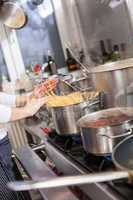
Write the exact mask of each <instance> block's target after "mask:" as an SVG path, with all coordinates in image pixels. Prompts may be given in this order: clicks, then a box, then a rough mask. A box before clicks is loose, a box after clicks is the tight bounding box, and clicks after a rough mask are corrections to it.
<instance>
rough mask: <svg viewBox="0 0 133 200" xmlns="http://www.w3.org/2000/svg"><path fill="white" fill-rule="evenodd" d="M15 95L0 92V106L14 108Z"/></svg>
mask: <svg viewBox="0 0 133 200" xmlns="http://www.w3.org/2000/svg"><path fill="white" fill-rule="evenodd" d="M15 103H16V95H11V94H6V93H4V92H0V104H4V105H10V106H15Z"/></svg>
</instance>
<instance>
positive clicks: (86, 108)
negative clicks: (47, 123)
mask: <svg viewBox="0 0 133 200" xmlns="http://www.w3.org/2000/svg"><path fill="white" fill-rule="evenodd" d="M98 107H99V101H97V102H94V103H91V104H89V103H88V102H83V103H79V104H75V105H71V106H62V107H55V108H51V112H52V118H53V122H54V126H55V129H56V131H57V133H58V134H60V135H76V134H79V133H80V128H79V127H78V125H77V121H78V120H79V119H80V118H81V117H82V116H84V115H85V114H87V113H90V112H93V110H95V109H98Z"/></svg>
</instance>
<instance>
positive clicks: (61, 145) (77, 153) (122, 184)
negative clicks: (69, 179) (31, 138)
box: [48, 132, 133, 200]
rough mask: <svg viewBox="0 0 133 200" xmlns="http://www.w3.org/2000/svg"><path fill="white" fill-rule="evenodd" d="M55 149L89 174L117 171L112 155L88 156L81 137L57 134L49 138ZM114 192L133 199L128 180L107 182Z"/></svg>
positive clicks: (132, 190) (52, 134) (131, 186)
mask: <svg viewBox="0 0 133 200" xmlns="http://www.w3.org/2000/svg"><path fill="white" fill-rule="evenodd" d="M48 142H50V143H51V144H52V145H53V146H54V147H55V148H57V149H58V150H59V151H61V152H62V153H63V154H65V155H67V156H69V157H70V158H71V159H72V160H74V162H77V163H78V165H80V166H81V167H83V168H85V169H86V170H87V171H88V172H89V173H94V172H104V171H113V170H116V168H115V166H114V164H113V162H112V159H111V155H106V156H95V155H92V154H87V153H86V152H85V151H84V149H83V146H82V142H81V138H80V135H78V136H73V137H72V136H66V137H65V136H59V135H57V134H56V133H55V132H53V133H51V134H50V135H49V137H48ZM106 184H108V185H109V186H110V187H111V188H112V189H113V190H115V191H116V192H117V193H119V194H120V195H121V196H123V198H124V199H128V200H130V199H133V185H132V184H131V183H128V181H127V180H118V181H112V182H107V183H106Z"/></svg>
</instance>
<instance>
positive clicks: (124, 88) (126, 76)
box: [91, 58, 133, 108]
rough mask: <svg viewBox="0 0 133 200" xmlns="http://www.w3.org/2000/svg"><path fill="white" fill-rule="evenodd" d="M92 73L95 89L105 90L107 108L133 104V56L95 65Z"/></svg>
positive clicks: (105, 105)
mask: <svg viewBox="0 0 133 200" xmlns="http://www.w3.org/2000/svg"><path fill="white" fill-rule="evenodd" d="M91 73H92V77H93V86H94V90H97V91H104V92H105V95H104V107H105V108H110V107H117V106H132V105H133V84H132V83H133V76H132V74H133V58H131V59H127V60H122V61H118V62H112V63H107V64H105V65H101V66H98V67H95V68H93V69H92V71H91Z"/></svg>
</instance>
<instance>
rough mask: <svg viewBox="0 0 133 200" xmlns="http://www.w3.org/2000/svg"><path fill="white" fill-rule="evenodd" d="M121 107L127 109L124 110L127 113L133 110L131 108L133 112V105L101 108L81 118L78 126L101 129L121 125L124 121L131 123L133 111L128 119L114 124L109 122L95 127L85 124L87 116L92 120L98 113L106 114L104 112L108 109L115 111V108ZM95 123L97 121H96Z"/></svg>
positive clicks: (119, 108)
mask: <svg viewBox="0 0 133 200" xmlns="http://www.w3.org/2000/svg"><path fill="white" fill-rule="evenodd" d="M121 109H125V110H123V111H124V112H127V114H128V111H130V112H131V110H132V112H133V108H132V107H114V108H109V109H104V110H99V111H96V112H92V113H89V114H87V115H85V116H83V117H81V118H80V119H79V120H78V122H77V124H78V126H79V127H81V128H94V129H100V128H105V127H114V126H120V125H122V124H123V123H129V122H131V121H133V113H132V115H129V116H127V119H126V120H123V121H121V122H119V123H116V124H112V125H109V124H107V125H104V126H99V127H93V126H89V125H88V126H87V125H86V124H85V123H86V122H84V120H85V118H87V117H89V119H88V121H91V118H93V117H95V116H96V115H98V114H99V115H100V114H101V113H103V114H104V112H106V111H115V110H121ZM99 118H100V116H99ZM86 121H87V119H86ZM94 123H95V122H94Z"/></svg>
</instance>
